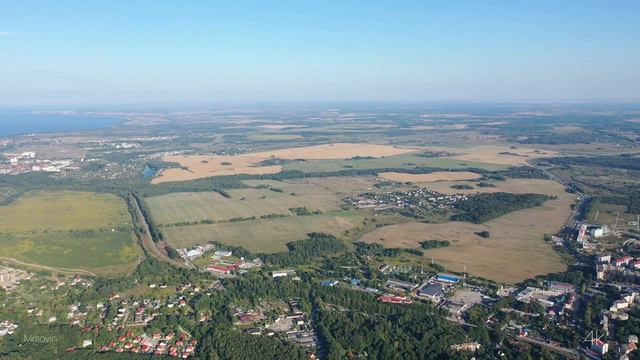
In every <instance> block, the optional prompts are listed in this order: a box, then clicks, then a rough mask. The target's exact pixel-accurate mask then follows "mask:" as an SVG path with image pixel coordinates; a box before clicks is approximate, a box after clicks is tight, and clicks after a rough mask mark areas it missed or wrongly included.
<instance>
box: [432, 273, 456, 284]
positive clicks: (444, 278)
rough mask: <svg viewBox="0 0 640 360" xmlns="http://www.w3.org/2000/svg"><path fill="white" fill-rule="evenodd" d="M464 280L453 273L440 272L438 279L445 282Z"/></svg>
mask: <svg viewBox="0 0 640 360" xmlns="http://www.w3.org/2000/svg"><path fill="white" fill-rule="evenodd" d="M461 280H462V278H461V277H460V276H457V275H453V274H438V275H437V276H436V281H438V282H440V283H444V284H457V283H459V282H460V281H461Z"/></svg>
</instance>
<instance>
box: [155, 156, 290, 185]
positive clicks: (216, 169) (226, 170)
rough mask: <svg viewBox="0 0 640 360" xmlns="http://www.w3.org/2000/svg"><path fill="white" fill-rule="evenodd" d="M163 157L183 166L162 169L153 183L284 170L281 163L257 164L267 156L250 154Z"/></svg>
mask: <svg viewBox="0 0 640 360" xmlns="http://www.w3.org/2000/svg"><path fill="white" fill-rule="evenodd" d="M163 159H164V161H168V162H177V163H179V164H180V166H182V168H172V169H165V170H163V171H161V172H160V173H159V174H158V175H157V176H156V177H155V178H154V179H153V180H152V181H151V183H152V184H160V183H163V182H170V181H188V180H195V179H200V178H205V177H212V176H225V175H237V174H248V175H262V174H276V173H279V172H280V171H282V167H281V166H280V165H271V166H256V164H258V163H259V162H261V161H263V160H266V158H259V157H255V156H250V155H220V156H208V155H172V156H166V157H164V158H163ZM184 168H187V169H188V170H185V169H184Z"/></svg>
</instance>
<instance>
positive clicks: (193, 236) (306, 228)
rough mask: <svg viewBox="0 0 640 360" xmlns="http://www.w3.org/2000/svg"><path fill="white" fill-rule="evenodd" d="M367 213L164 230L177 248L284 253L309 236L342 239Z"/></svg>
mask: <svg viewBox="0 0 640 360" xmlns="http://www.w3.org/2000/svg"><path fill="white" fill-rule="evenodd" d="M365 215H366V213H365V212H361V211H335V212H331V213H326V214H320V215H306V216H290V217H285V218H276V219H257V220H247V221H239V222H229V223H220V224H203V225H190V226H175V227H170V228H164V229H162V232H163V234H164V236H165V239H166V240H167V241H168V242H169V243H170V244H171V245H172V246H174V247H177V248H181V247H187V246H191V245H196V244H206V243H207V242H209V241H218V242H222V243H225V244H230V245H237V246H242V247H244V248H246V249H247V250H249V251H254V252H267V253H269V252H279V251H285V250H286V249H287V248H286V246H285V244H286V243H288V242H290V241H294V240H302V239H305V238H306V237H307V234H308V233H310V232H324V233H331V234H333V235H341V234H342V233H343V232H344V231H345V230H349V229H352V228H355V227H358V226H360V225H361V223H362V221H363V220H364V217H365Z"/></svg>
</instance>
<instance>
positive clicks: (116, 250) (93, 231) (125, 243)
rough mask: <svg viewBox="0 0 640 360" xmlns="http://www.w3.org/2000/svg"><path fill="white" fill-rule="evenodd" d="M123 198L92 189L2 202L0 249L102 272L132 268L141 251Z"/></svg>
mask: <svg viewBox="0 0 640 360" xmlns="http://www.w3.org/2000/svg"><path fill="white" fill-rule="evenodd" d="M131 229H132V227H131V219H130V216H129V213H128V211H127V206H126V204H125V202H124V200H122V199H120V198H118V197H117V196H115V195H111V194H97V193H89V192H69V191H56V192H33V193H29V194H27V195H25V196H23V197H21V198H19V199H18V200H17V201H15V202H13V203H11V204H9V205H6V206H1V207H0V254H1V255H2V256H4V257H7V258H13V259H16V260H19V261H23V262H26V263H30V264H36V265H42V266H48V267H54V268H65V269H82V270H86V271H90V272H95V273H100V274H117V273H122V272H126V271H128V270H130V268H131V267H132V265H133V263H135V261H136V260H137V259H138V257H139V253H138V248H137V247H136V245H135V243H134V241H133V238H132V231H131Z"/></svg>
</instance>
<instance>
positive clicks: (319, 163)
mask: <svg viewBox="0 0 640 360" xmlns="http://www.w3.org/2000/svg"><path fill="white" fill-rule="evenodd" d="M416 166H424V167H438V168H445V169H463V168H470V167H475V168H482V169H487V170H500V169H504V168H505V166H503V165H496V164H488V163H481V162H474V161H466V160H456V159H451V158H445V157H433V158H428V157H421V156H416V155H411V154H408V155H398V156H389V157H383V158H377V159H358V160H309V161H296V162H291V163H288V164H285V165H284V170H299V171H303V172H325V171H338V170H345V169H377V168H401V169H413V168H415V167H416Z"/></svg>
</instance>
